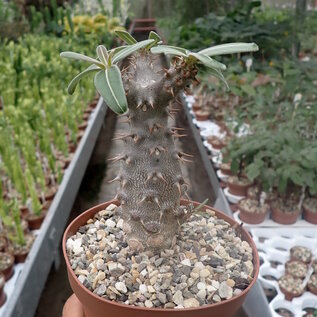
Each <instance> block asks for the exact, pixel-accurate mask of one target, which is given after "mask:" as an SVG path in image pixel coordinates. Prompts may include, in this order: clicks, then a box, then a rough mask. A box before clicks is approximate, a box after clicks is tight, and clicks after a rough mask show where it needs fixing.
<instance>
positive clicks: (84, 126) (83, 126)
mask: <svg viewBox="0 0 317 317" xmlns="http://www.w3.org/2000/svg"><path fill="white" fill-rule="evenodd" d="M87 126H88V123H87V122H84V123H82V124H81V125H79V127H78V129H79V130H80V131H85V130H86V128H87Z"/></svg>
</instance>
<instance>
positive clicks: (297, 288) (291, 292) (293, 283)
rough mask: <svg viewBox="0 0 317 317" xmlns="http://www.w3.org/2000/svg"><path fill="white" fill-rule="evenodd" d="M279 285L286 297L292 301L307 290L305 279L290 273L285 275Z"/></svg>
mask: <svg viewBox="0 0 317 317" xmlns="http://www.w3.org/2000/svg"><path fill="white" fill-rule="evenodd" d="M278 285H279V287H280V290H281V292H282V293H283V294H284V296H285V299H286V300H289V301H291V300H292V299H293V298H294V297H299V296H301V295H302V294H303V293H304V292H305V286H303V280H302V279H300V278H296V277H294V276H292V275H290V274H287V275H283V276H282V277H281V278H280V279H279V281H278Z"/></svg>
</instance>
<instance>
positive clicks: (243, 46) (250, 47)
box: [198, 43, 259, 56]
mask: <svg viewBox="0 0 317 317" xmlns="http://www.w3.org/2000/svg"><path fill="white" fill-rule="evenodd" d="M258 50H259V47H258V46H257V45H256V44H255V43H227V44H222V45H216V46H212V47H208V48H205V49H204V50H202V51H200V52H198V53H199V54H203V55H207V56H214V55H224V54H235V53H243V52H255V51H258Z"/></svg>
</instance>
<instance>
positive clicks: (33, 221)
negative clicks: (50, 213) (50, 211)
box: [25, 212, 45, 230]
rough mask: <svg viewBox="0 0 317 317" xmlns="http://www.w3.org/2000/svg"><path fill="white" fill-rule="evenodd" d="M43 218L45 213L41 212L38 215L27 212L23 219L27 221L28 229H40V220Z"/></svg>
mask: <svg viewBox="0 0 317 317" xmlns="http://www.w3.org/2000/svg"><path fill="white" fill-rule="evenodd" d="M44 218H45V213H44V212H43V213H42V214H40V215H39V216H35V215H33V214H30V213H29V214H27V215H26V217H25V220H26V221H27V222H28V227H29V229H30V230H36V229H40V228H41V225H42V222H43V220H44Z"/></svg>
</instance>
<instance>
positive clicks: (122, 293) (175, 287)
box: [64, 205, 258, 316]
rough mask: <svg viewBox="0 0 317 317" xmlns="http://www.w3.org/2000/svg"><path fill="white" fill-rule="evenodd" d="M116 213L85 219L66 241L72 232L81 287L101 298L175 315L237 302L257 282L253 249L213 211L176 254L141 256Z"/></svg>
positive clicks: (194, 222) (187, 231)
mask: <svg viewBox="0 0 317 317" xmlns="http://www.w3.org/2000/svg"><path fill="white" fill-rule="evenodd" d="M116 209H117V207H116V206H115V205H110V206H109V207H108V208H107V209H106V210H101V211H99V212H97V213H95V216H94V218H85V219H86V220H87V219H88V221H87V223H86V224H85V225H83V226H81V227H80V228H79V230H78V231H77V233H75V234H74V235H72V236H70V237H69V238H68V239H67V240H66V236H67V232H66V233H65V236H64V243H66V250H67V257H68V261H69V266H71V268H72V270H73V273H72V274H74V273H75V274H76V277H77V279H76V278H75V279H76V280H77V282H76V284H79V283H81V284H82V285H83V286H85V288H87V289H88V290H90V291H91V292H93V293H94V294H96V295H97V296H99V297H102V298H104V299H107V300H110V301H115V302H116V303H119V304H125V305H126V306H129V307H136V306H137V307H140V308H141V307H144V308H147V309H152V308H153V309H154V310H152V311H155V308H166V309H168V308H169V309H170V310H169V311H172V312H173V311H174V310H172V308H198V307H200V306H204V305H207V304H211V303H215V304H216V305H218V304H220V303H221V302H222V301H226V300H229V301H231V300H234V298H235V297H236V296H239V295H240V294H241V293H242V292H243V290H244V289H245V288H247V287H248V286H249V285H250V283H251V282H254V278H253V276H254V274H256V272H255V267H254V264H253V251H252V248H251V246H250V245H249V243H248V242H246V241H242V240H241V239H240V238H239V236H238V235H239V234H238V233H237V232H236V231H235V229H234V228H233V227H232V224H231V225H230V224H229V223H228V222H227V221H225V220H224V219H220V218H217V217H216V216H215V212H214V211H213V210H209V211H208V213H199V214H195V215H193V216H192V217H191V218H190V220H189V221H188V222H187V223H185V224H183V226H182V231H181V232H180V234H179V236H178V239H177V240H176V241H177V242H176V245H175V246H174V248H173V249H167V250H163V251H161V252H160V253H158V254H154V253H153V252H152V251H144V252H140V253H137V254H136V253H135V251H131V250H130V248H129V247H128V245H127V243H126V242H125V237H124V235H125V234H124V231H122V228H123V227H124V226H125V223H124V222H123V220H122V219H121V218H120V217H119V215H118V214H117V213H116ZM99 210H100V209H99ZM88 212H89V211H88ZM88 212H86V213H88ZM90 214H91V215H94V213H90ZM70 226H72V224H71V225H70ZM66 241H67V242H66ZM64 245H65V244H64ZM64 248H65V247H64ZM64 254H65V249H64ZM257 262H258V261H256V263H257ZM69 270H70V267H69ZM256 271H257V270H256ZM69 274H70V273H69ZM72 274H71V275H72ZM72 279H73V277H72V278H71V282H72ZM72 286H73V287H74V285H73V284H72ZM77 287H78V286H76V288H77ZM85 292H88V291H85ZM97 296H95V297H97ZM108 305H110V303H109V304H108ZM117 305H118V304H117ZM125 305H124V306H125ZM209 306H210V305H209ZM147 311H148V310H146V311H139V310H138V311H137V312H139V313H142V312H143V313H146V312H147ZM164 311H166V310H164ZM178 311H179V310H178V309H177V310H175V311H174V312H175V313H177V312H178ZM125 312H128V311H125ZM131 312H132V313H133V312H134V311H131ZM185 313H186V311H184V314H185ZM173 314H174V313H173ZM148 315H150V313H149V314H148ZM122 316H123V315H122ZM133 316H137V313H133ZM142 316H146V315H144V314H142ZM190 316H192V315H190ZM199 316H207V314H206V315H199Z"/></svg>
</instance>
